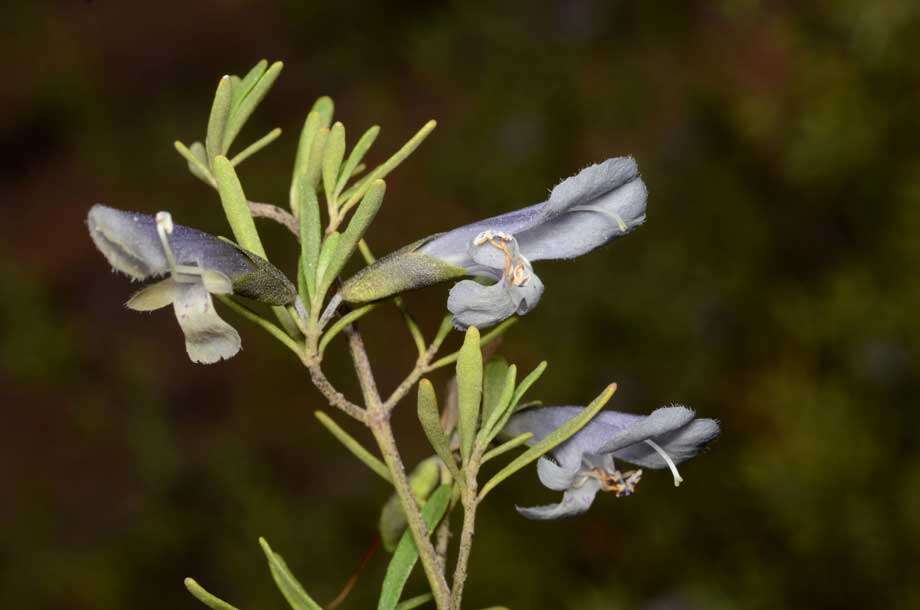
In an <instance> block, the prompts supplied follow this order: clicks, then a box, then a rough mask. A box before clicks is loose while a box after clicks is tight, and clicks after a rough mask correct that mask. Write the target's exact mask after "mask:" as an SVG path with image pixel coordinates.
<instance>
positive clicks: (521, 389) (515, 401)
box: [511, 360, 547, 409]
mask: <svg viewBox="0 0 920 610" xmlns="http://www.w3.org/2000/svg"><path fill="white" fill-rule="evenodd" d="M546 366H547V363H546V360H544V361H543V362H541V363H540V364H538V365H537V367H536V368H535V369H534V370H532V371H530V374H529V375H527V377H524V380H523V381H521V383H520V384H518V387H517V388H515V390H514V396H513V397H512V398H511V408H512V409H513V408H515V407H517V406H518V405H519V404H520V402H521V399H522V398H524V394H526V393H527V390H529V389H530V386H532V385H533V384H535V383H536V382H537V381H538V380H539V379H540V377H542V376H543V371H545V370H546Z"/></svg>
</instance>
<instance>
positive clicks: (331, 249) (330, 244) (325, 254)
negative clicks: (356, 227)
mask: <svg viewBox="0 0 920 610" xmlns="http://www.w3.org/2000/svg"><path fill="white" fill-rule="evenodd" d="M341 238H342V234H341V233H339V232H338V231H333V232H332V233H330V234H329V235H328V236H326V239H325V240H323V246H322V248H320V251H319V259H317V262H316V284H317V286H320V285H322V283H323V278H324V277H325V275H326V270H327V269H328V268H329V261H331V260H332V255H333V254H335V250H336V248H338V245H339V239H341ZM323 296H325V293H324V292H321V291H318V292H317V300H322V298H323Z"/></svg>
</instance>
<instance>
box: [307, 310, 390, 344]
mask: <svg viewBox="0 0 920 610" xmlns="http://www.w3.org/2000/svg"><path fill="white" fill-rule="evenodd" d="M377 305H378V303H368V304H367V305H362V306H361V307H358V308H357V309H352V310H351V311H349V312H348V313H347V314H345V315H344V316H342V317H341V318H339V319H338V320H336V321H335V324H333V325H332V326H330V327H329V330H327V331H326V332H325V333H323V337H322V339H320V341H319V355H320V356H322V355H323V353H325V351H326V347H327V346H328V345H329V342H330V341H332V340H333V339H334V338H335V337H336V335H338V334H339V333H340V332H342V331H343V330H345V328H347V327H348V325H349V324H351V323H352V322H354V321H355V320H357V319H359V318H362V317H364V315H365V314H367V313H370V312H371V311H373V310H374V309H375V308H376V307H377Z"/></svg>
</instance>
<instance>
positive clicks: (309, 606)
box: [259, 538, 323, 610]
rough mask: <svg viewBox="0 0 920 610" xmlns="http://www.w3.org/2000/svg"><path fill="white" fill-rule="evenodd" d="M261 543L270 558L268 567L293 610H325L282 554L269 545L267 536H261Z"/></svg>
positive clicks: (266, 555)
mask: <svg viewBox="0 0 920 610" xmlns="http://www.w3.org/2000/svg"><path fill="white" fill-rule="evenodd" d="M259 544H260V545H261V546H262V550H263V551H264V552H265V557H266V558H267V559H268V567H269V569H270V570H271V573H272V578H273V579H274V581H275V585H277V586H278V590H279V591H281V594H282V595H284V599H286V600H287V603H288V605H290V606H291V608H293V610H323V608H322V606H320V605H319V604H317V603H316V602H315V601H313V598H312V597H310V596H309V595H307V592H306V591H304V588H303V586H302V585H301V584H300V583H299V582H298V581H297V579H296V578H294V575H293V574H291V571H290V570H289V569H288V567H287V564H286V563H285V562H284V559H283V558H282V557H281V555H279V554H278V553H275V552H274V551H272V548H271V547H270V546H268V542H266V541H265V538H259Z"/></svg>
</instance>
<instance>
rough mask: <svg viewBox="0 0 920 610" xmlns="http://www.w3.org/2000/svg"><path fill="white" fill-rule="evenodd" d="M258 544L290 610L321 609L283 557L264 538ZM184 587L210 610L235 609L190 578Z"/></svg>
mask: <svg viewBox="0 0 920 610" xmlns="http://www.w3.org/2000/svg"><path fill="white" fill-rule="evenodd" d="M259 544H260V545H261V546H262V550H263V551H264V552H265V557H266V559H268V567H269V569H270V570H271V573H272V579H273V580H274V581H275V585H276V586H277V587H278V590H279V591H281V594H282V595H283V596H284V599H286V600H287V602H288V605H290V606H291V608H292V610H322V606H320V605H319V604H317V603H316V602H315V601H314V600H313V598H312V597H310V595H309V594H307V592H306V591H305V590H304V588H303V586H302V585H301V584H300V582H299V581H298V580H297V579H296V578H295V577H294V575H293V574H291V571H290V569H288V567H287V563H285V561H284V558H283V557H281V555H279V554H278V553H275V552H274V551H272V548H271V547H270V546H269V545H268V542H266V541H265V538H259ZM185 588H186V589H188V591H189V593H191V594H192V595H194V596H195V597H196V598H198V600H199V601H200V602H201V603H203V604H204V605H205V606H207V607H209V608H212V610H237V608H236V607H234V606H233V605H231V604H229V603H227V602H225V601H224V600H222V599H220V598H219V597H217V596H216V595H213V594H212V593H209V592H208V591H207V590H205V588H204V587H202V586H201V585H199V584H198V583H197V582H195V580H194V579H192V578H186V579H185Z"/></svg>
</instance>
